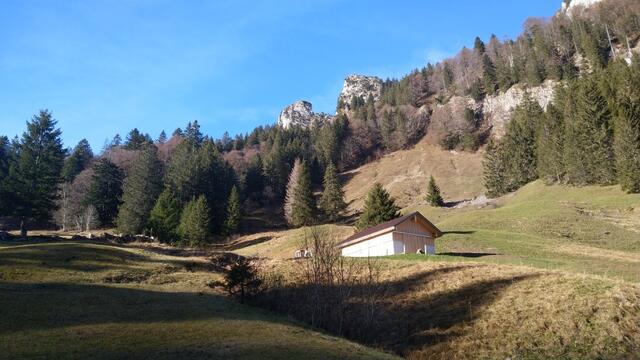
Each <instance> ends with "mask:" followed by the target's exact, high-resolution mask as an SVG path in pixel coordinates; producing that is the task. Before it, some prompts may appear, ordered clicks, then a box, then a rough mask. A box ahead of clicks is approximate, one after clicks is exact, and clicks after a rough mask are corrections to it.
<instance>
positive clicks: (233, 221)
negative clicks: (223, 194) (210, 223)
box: [224, 186, 242, 234]
mask: <svg viewBox="0 0 640 360" xmlns="http://www.w3.org/2000/svg"><path fill="white" fill-rule="evenodd" d="M241 217H242V205H241V204H240V192H238V188H237V187H236V186H234V187H232V188H231V193H230V194H229V201H228V204H227V218H226V219H225V221H224V229H225V232H226V233H227V234H232V233H234V232H235V231H236V230H238V226H240V218H241Z"/></svg>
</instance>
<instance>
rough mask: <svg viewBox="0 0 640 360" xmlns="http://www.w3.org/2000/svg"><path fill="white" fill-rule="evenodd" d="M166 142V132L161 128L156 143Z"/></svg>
mask: <svg viewBox="0 0 640 360" xmlns="http://www.w3.org/2000/svg"><path fill="white" fill-rule="evenodd" d="M166 142H167V133H166V132H164V130H162V131H161V132H160V135H158V144H161V145H162V144H164V143H166Z"/></svg>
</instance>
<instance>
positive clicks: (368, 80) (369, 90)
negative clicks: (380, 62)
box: [338, 75, 382, 108]
mask: <svg viewBox="0 0 640 360" xmlns="http://www.w3.org/2000/svg"><path fill="white" fill-rule="evenodd" d="M381 94H382V79H380V78H379V77H377V76H365V75H349V76H347V77H346V78H345V79H344V85H343V86H342V91H341V92H340V97H339V98H338V100H339V102H340V103H342V104H344V107H345V108H349V104H350V103H351V99H352V98H353V97H354V96H360V97H362V98H363V99H364V100H367V98H368V97H369V95H372V96H373V100H375V101H377V100H378V99H379V98H380V95H381Z"/></svg>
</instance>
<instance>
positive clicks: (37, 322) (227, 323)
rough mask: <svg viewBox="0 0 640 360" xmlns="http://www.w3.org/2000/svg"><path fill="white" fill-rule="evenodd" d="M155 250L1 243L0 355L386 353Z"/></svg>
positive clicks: (197, 262)
mask: <svg viewBox="0 0 640 360" xmlns="http://www.w3.org/2000/svg"><path fill="white" fill-rule="evenodd" d="M152 250H153V251H152ZM161 250H163V249H152V248H134V247H122V246H117V245H113V244H106V243H104V244H103V243H91V242H79V241H73V242H72V241H68V242H67V241H63V242H47V243H34V244H20V245H18V244H15V243H2V244H0V318H1V319H2V321H0V358H5V359H16V358H65V359H66V358H75V359H87V358H91V359H100V358H103V359H107V358H108V359H113V358H153V359H172V358H185V357H188V358H221V359H222V358H224V359H227V358H234V359H255V358H261V359H275V358H278V359H281V358H317V359H327V358H334V359H345V358H352V359H358V358H362V359H364V358H366V359H369V358H392V356H390V355H387V354H384V353H380V352H376V351H374V350H371V349H369V348H366V347H363V346H361V345H357V344H354V343H351V342H348V341H346V340H342V339H339V338H335V337H332V336H328V335H324V334H321V333H318V332H314V331H312V330H310V329H308V328H305V327H304V326H302V325H300V324H296V323H294V322H292V321H290V320H286V319H283V318H281V317H278V316H275V315H273V314H270V313H267V312H265V311H261V310H259V309H256V308H252V307H248V306H244V305H240V304H238V303H237V302H235V301H233V300H229V299H227V298H225V297H223V296H222V295H221V294H220V293H217V292H216V291H214V290H212V289H211V288H210V287H208V286H207V284H208V283H209V282H210V281H213V280H217V279H219V278H220V275H219V274H216V273H213V272H212V271H210V270H209V269H208V268H207V266H206V261H205V259H203V258H201V257H193V256H191V257H177V256H169V255H164V254H163V253H164V251H161Z"/></svg>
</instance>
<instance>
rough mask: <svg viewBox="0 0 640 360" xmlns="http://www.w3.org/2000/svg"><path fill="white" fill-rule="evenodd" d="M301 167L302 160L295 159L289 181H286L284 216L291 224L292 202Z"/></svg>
mask: <svg viewBox="0 0 640 360" xmlns="http://www.w3.org/2000/svg"><path fill="white" fill-rule="evenodd" d="M301 168H302V162H301V161H300V159H296V160H295V161H294V163H293V169H292V170H291V174H289V181H288V182H287V193H286V196H285V200H284V218H285V220H286V221H287V224H289V225H293V202H294V201H295V194H296V189H297V187H298V182H299V180H300V171H301Z"/></svg>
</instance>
